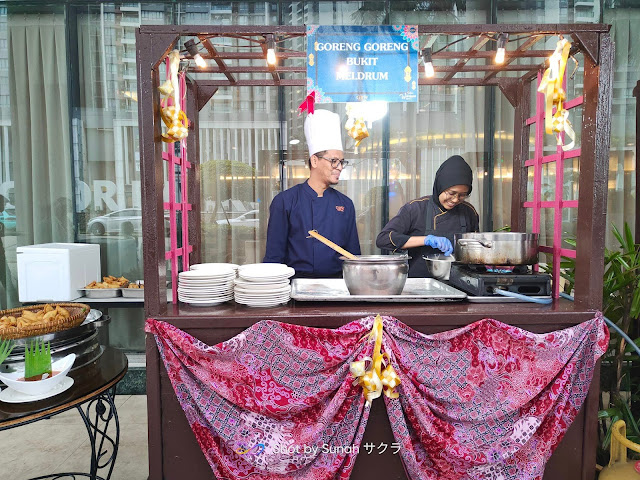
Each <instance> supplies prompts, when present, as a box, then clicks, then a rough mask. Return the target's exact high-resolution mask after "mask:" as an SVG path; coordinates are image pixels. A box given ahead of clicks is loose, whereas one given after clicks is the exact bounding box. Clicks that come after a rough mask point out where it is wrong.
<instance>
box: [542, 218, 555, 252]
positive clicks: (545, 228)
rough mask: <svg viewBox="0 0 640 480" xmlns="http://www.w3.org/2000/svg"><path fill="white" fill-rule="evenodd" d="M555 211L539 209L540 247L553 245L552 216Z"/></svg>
mask: <svg viewBox="0 0 640 480" xmlns="http://www.w3.org/2000/svg"><path fill="white" fill-rule="evenodd" d="M554 211H555V209H553V208H541V209H540V245H547V246H549V247H550V246H552V245H553V232H554V228H553V216H554Z"/></svg>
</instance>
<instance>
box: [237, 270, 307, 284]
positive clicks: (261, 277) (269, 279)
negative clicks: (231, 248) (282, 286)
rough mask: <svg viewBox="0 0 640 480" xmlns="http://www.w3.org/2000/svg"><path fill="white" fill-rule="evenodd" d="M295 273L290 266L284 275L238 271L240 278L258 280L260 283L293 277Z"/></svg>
mask: <svg viewBox="0 0 640 480" xmlns="http://www.w3.org/2000/svg"><path fill="white" fill-rule="evenodd" d="M295 274H296V272H295V270H294V269H293V268H292V269H291V272H290V273H287V274H284V275H278V276H273V277H266V276H262V275H260V276H255V277H254V276H247V275H245V274H244V273H240V274H239V275H240V278H242V279H243V280H247V281H249V282H260V283H271V282H281V281H283V280H287V279H288V278H289V277H293V276H294V275H295Z"/></svg>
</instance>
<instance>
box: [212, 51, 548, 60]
mask: <svg viewBox="0 0 640 480" xmlns="http://www.w3.org/2000/svg"><path fill="white" fill-rule="evenodd" d="M552 53H553V52H552ZM217 57H218V58H223V59H225V60H251V59H254V60H260V59H263V60H264V58H265V53H263V52H228V51H226V50H218V53H217ZM203 58H207V59H208V58H210V57H208V56H204V55H203ZM278 58H284V59H289V58H305V59H306V58H307V52H297V51H293V50H287V51H280V52H278Z"/></svg>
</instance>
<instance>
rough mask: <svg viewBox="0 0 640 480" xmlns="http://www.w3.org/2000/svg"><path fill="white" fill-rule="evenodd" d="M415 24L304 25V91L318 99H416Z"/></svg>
mask: <svg viewBox="0 0 640 480" xmlns="http://www.w3.org/2000/svg"><path fill="white" fill-rule="evenodd" d="M418 42H419V37H418V27H417V25H381V26H324V25H322V26H319V25H308V26H307V93H311V92H312V91H314V92H315V97H316V98H315V99H316V102H318V103H334V102H360V101H372V100H382V101H386V102H417V100H418V50H419V47H418Z"/></svg>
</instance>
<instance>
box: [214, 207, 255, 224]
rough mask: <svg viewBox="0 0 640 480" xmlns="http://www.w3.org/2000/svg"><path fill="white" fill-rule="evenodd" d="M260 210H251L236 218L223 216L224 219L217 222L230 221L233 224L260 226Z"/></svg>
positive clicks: (225, 222) (224, 222)
mask: <svg viewBox="0 0 640 480" xmlns="http://www.w3.org/2000/svg"><path fill="white" fill-rule="evenodd" d="M258 212H259V211H258V210H249V211H248V212H247V213H243V214H242V215H239V216H237V217H235V218H229V219H226V218H223V219H222V220H216V223H217V224H218V225H225V224H227V223H228V224H229V225H231V226H234V225H243V226H245V227H253V228H258V224H259V223H260V219H259V218H258Z"/></svg>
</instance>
